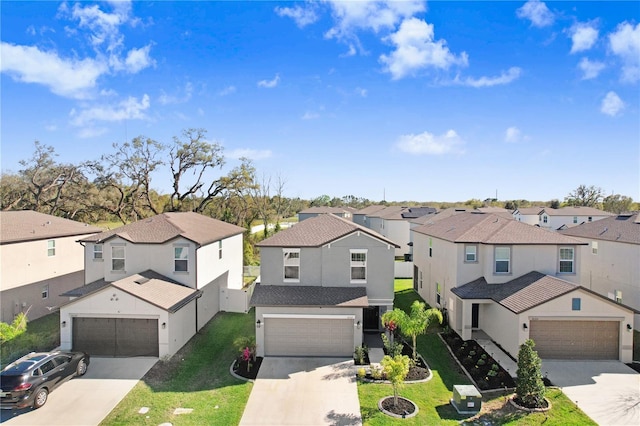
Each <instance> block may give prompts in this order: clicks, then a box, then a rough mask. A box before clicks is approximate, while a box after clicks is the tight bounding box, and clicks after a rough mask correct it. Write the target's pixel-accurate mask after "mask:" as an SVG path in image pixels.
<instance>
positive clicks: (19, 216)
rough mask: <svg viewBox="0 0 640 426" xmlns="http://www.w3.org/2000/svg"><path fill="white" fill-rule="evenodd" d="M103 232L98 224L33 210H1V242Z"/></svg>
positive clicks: (7, 242)
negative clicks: (89, 223)
mask: <svg viewBox="0 0 640 426" xmlns="http://www.w3.org/2000/svg"><path fill="white" fill-rule="evenodd" d="M98 232H102V229H101V228H98V227H97V226H91V225H87V224H86V223H81V222H76V221H74V220H69V219H64V218H61V217H58V216H52V215H48V214H44V213H38V212H34V211H32V210H14V211H1V212H0V244H10V243H18V242H22V241H35V240H45V239H51V238H62V237H72V236H83V235H88V234H95V233H98Z"/></svg>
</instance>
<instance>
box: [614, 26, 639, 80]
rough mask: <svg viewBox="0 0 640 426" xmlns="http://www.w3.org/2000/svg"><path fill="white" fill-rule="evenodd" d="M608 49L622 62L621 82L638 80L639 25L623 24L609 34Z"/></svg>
mask: <svg viewBox="0 0 640 426" xmlns="http://www.w3.org/2000/svg"><path fill="white" fill-rule="evenodd" d="M609 48H610V49H611V51H612V52H613V54H615V55H616V56H618V57H619V58H620V59H621V60H622V77H621V80H622V81H626V82H631V83H634V82H636V81H638V80H640V23H639V24H636V26H635V27H634V26H633V24H630V23H628V22H623V23H621V24H619V25H618V27H617V28H616V30H615V32H613V33H611V34H609Z"/></svg>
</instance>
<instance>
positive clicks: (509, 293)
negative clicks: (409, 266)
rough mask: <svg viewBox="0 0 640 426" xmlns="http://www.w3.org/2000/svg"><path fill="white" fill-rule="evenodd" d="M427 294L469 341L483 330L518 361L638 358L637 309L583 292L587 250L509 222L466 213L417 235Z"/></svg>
mask: <svg viewBox="0 0 640 426" xmlns="http://www.w3.org/2000/svg"><path fill="white" fill-rule="evenodd" d="M413 232H414V263H415V265H416V273H417V274H418V277H417V280H416V281H417V288H418V292H419V294H420V295H421V296H422V297H423V298H424V299H425V300H426V301H427V302H428V303H429V304H430V305H431V306H434V307H438V308H440V309H442V310H443V311H444V312H445V313H446V317H447V320H448V323H449V325H450V327H452V328H453V329H454V330H455V331H456V332H457V333H458V334H459V335H460V336H461V337H462V338H463V339H465V340H468V339H471V338H472V334H473V331H474V330H482V331H484V332H485V333H486V334H488V335H489V336H490V337H491V339H493V340H494V341H495V342H497V343H498V344H499V345H500V346H502V348H504V349H505V350H506V351H507V352H509V353H510V354H511V355H512V356H514V357H515V356H517V353H518V348H519V346H520V345H521V344H522V343H523V342H524V341H525V340H527V339H528V338H532V339H533V340H534V341H535V342H536V349H537V350H538V353H539V354H540V356H541V357H542V358H549V359H619V360H621V361H625V362H629V361H631V358H632V340H633V333H631V330H630V328H631V327H632V324H633V315H634V309H632V308H630V307H628V306H624V305H621V304H617V303H615V302H614V301H612V300H609V299H607V298H606V297H602V296H601V295H598V294H597V293H595V292H593V291H591V290H589V289H588V288H585V287H583V286H581V285H580V284H581V283H582V281H583V277H581V274H580V271H581V269H580V268H581V263H582V262H583V259H582V251H581V247H582V246H585V245H586V243H585V242H583V241H581V240H579V239H577V238H573V237H569V236H566V235H562V234H559V233H557V232H552V231H548V230H545V229H541V228H539V227H532V226H529V225H526V224H523V223H521V222H518V221H517V220H513V219H509V218H506V217H504V216H501V215H495V214H485V213H480V212H470V213H460V214H458V215H455V216H451V217H449V218H446V219H443V220H440V221H435V222H431V223H427V224H425V225H423V226H420V227H417V228H414V229H413Z"/></svg>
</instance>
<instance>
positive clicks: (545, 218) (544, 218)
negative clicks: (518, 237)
mask: <svg viewBox="0 0 640 426" xmlns="http://www.w3.org/2000/svg"><path fill="white" fill-rule="evenodd" d="M547 222H549V217H548V216H547V215H544V216H542V223H547Z"/></svg>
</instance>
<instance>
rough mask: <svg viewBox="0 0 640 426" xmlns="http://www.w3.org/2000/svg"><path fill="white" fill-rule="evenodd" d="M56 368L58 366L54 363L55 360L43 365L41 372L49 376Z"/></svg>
mask: <svg viewBox="0 0 640 426" xmlns="http://www.w3.org/2000/svg"><path fill="white" fill-rule="evenodd" d="M55 367H56V365H55V364H54V363H53V360H50V361H47V362H45V363H44V364H42V367H40V371H41V372H42V374H47V373H48V372H49V371H51V370H53V369H54V368H55Z"/></svg>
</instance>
